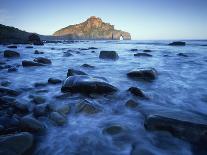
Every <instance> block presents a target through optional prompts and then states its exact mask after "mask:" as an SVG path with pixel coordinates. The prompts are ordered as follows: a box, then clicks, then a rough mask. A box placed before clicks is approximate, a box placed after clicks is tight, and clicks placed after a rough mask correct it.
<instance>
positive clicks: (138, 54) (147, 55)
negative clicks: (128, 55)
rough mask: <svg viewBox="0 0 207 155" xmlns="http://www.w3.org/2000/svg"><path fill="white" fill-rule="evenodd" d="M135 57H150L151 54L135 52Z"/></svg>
mask: <svg viewBox="0 0 207 155" xmlns="http://www.w3.org/2000/svg"><path fill="white" fill-rule="evenodd" d="M134 56H135V57H142V56H143V57H152V55H151V54H148V53H136V54H134Z"/></svg>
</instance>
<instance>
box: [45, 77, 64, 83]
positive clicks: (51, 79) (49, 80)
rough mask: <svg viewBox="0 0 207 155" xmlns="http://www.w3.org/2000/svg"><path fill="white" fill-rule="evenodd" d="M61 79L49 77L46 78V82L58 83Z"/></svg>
mask: <svg viewBox="0 0 207 155" xmlns="http://www.w3.org/2000/svg"><path fill="white" fill-rule="evenodd" d="M61 82H62V81H61V80H60V79H56V78H49V79H48V83H50V84H60V83H61Z"/></svg>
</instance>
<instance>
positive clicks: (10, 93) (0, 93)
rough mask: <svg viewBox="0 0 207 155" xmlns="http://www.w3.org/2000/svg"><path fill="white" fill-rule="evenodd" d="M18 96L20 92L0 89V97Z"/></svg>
mask: <svg viewBox="0 0 207 155" xmlns="http://www.w3.org/2000/svg"><path fill="white" fill-rule="evenodd" d="M20 94H21V92H20V91H17V90H13V89H9V88H6V87H0V96H5V95H8V96H18V95H20Z"/></svg>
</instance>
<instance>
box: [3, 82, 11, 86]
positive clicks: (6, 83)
mask: <svg viewBox="0 0 207 155" xmlns="http://www.w3.org/2000/svg"><path fill="white" fill-rule="evenodd" d="M10 85H11V82H10V81H2V82H1V86H3V87H8V86H10Z"/></svg>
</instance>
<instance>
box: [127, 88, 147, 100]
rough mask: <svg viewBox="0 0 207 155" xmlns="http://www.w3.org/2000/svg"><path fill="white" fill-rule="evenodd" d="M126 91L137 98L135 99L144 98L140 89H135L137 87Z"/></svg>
mask: <svg viewBox="0 0 207 155" xmlns="http://www.w3.org/2000/svg"><path fill="white" fill-rule="evenodd" d="M128 91H129V92H130V93H131V94H133V95H135V96H137V97H142V98H145V95H144V93H143V92H142V90H140V89H139V88H137V87H130V88H129V89H128Z"/></svg>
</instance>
